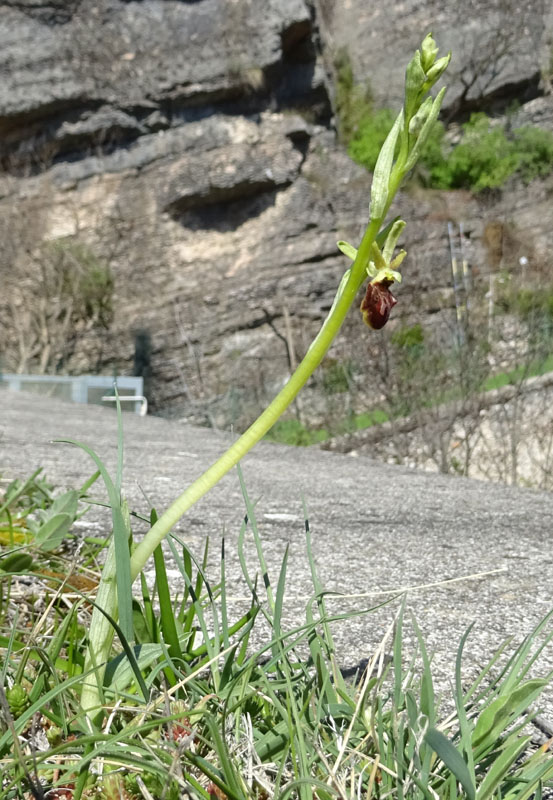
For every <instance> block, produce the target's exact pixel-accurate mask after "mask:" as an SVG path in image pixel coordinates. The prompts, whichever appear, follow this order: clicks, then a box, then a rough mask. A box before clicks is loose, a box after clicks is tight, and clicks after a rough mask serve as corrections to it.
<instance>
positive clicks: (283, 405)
mask: <svg viewBox="0 0 553 800" xmlns="http://www.w3.org/2000/svg"><path fill="white" fill-rule="evenodd" d="M391 200H392V196H390V201H389V203H388V204H387V207H386V212H387V210H388V208H389V205H390V203H391ZM381 222H382V218H375V219H373V220H371V222H370V224H369V225H368V227H367V229H366V231H365V234H364V236H363V239H362V241H361V244H360V245H359V250H358V251H357V256H356V258H355V261H354V262H353V265H352V267H351V270H350V274H349V277H348V280H347V281H346V283H345V285H344V286H343V288H342V290H341V293H339V296H337V299H336V301H335V305H334V306H333V308H332V309H331V311H330V313H329V315H328V317H327V318H326V320H325V322H324V324H323V326H322V328H321V330H320V331H319V333H318V334H317V336H316V338H315V339H314V341H313V343H312V345H311V347H310V348H309V350H308V351H307V353H306V355H305V357H304V359H303V361H301V363H300V364H299V366H298V367H297V369H296V371H295V372H294V374H293V375H292V376H291V377H290V379H289V380H288V382H287V383H286V385H285V386H284V387H283V389H282V390H281V391H280V392H279V393H278V394H277V396H276V397H275V398H274V400H273V401H272V403H271V404H270V405H269V406H268V407H267V408H266V409H265V411H264V412H263V413H262V414H261V415H260V416H259V417H258V418H257V419H256V421H255V422H254V423H253V424H252V425H251V426H250V427H249V428H248V429H247V431H245V433H243V434H242V436H240V438H239V439H237V440H236V442H234V444H232V445H231V446H230V447H229V449H228V450H227V451H226V452H225V453H223V455H222V456H221V457H220V458H219V459H218V460H217V461H216V462H215V463H214V464H212V465H211V467H209V468H208V469H207V470H206V471H205V472H204V473H203V474H202V475H200V477H199V478H198V479H197V480H195V481H194V483H192V484H191V485H190V486H189V487H188V489H186V491H184V492H183V493H182V494H181V495H180V497H178V498H177V499H176V500H175V502H174V503H172V504H171V505H170V506H169V508H168V509H167V511H165V513H164V514H162V515H161V517H159V519H158V520H157V522H155V523H154V525H152V527H151V528H150V530H149V531H148V533H147V534H146V536H145V537H144V539H143V540H142V541H141V542H140V543H139V544H138V545H137V546H136V548H135V549H134V551H133V553H132V555H131V561H130V567H131V580H132V581H134V580H135V579H136V578H137V577H138V575H139V574H140V572H141V571H142V569H143V568H144V566H145V564H146V562H147V560H148V558H149V557H150V556H151V555H152V553H153V552H154V550H155V549H156V547H157V546H158V545H159V544H160V543H161V542H162V541H163V539H164V538H165V537H166V536H167V534H168V533H169V532H170V530H171V529H172V528H173V526H174V525H175V523H176V522H178V520H179V519H180V518H181V517H182V516H183V514H185V513H186V512H187V511H188V509H189V508H191V507H192V506H193V505H194V503H196V502H197V501H198V500H199V499H200V498H201V497H203V496H204V494H206V493H207V492H208V491H209V490H210V489H212V488H213V487H214V486H215V485H216V484H217V483H218V481H220V480H221V478H222V477H223V476H224V475H226V473H227V472H228V471H229V470H231V469H232V467H234V466H235V465H236V464H237V463H238V462H239V461H240V460H241V459H242V458H243V457H244V456H245V455H246V453H248V452H249V451H250V450H251V449H252V447H253V446H254V445H255V444H257V442H258V441H259V440H260V439H261V438H262V437H263V436H264V435H265V434H266V433H267V431H268V430H269V429H270V428H271V427H272V426H273V425H274V424H275V422H276V421H277V420H278V418H279V417H280V416H281V415H282V414H283V412H284V411H285V410H286V409H287V408H288V406H289V405H290V403H291V402H292V400H293V399H294V398H295V397H296V395H297V394H298V392H299V391H300V390H301V389H302V387H303V386H305V384H306V382H307V381H308V380H309V378H310V377H311V375H312V374H313V372H314V371H315V369H316V368H317V367H318V365H319V364H320V363H321V361H322V360H323V358H324V356H325V353H326V352H327V350H328V348H329V347H330V345H331V344H332V341H333V339H334V337H335V336H336V334H337V333H338V331H339V330H340V327H341V326H342V323H343V321H344V319H345V317H346V315H347V313H348V311H349V309H350V307H351V304H352V303H353V301H354V300H355V297H356V295H357V292H358V291H359V288H360V287H361V285H362V284H363V282H364V281H365V279H366V277H367V272H366V267H367V264H368V262H369V257H370V251H371V246H372V243H373V242H374V241H375V239H376V238H377V234H378V231H379V229H380V225H381ZM379 238H380V237H379ZM115 568H116V565H115V554H114V548H113V542H112V546H110V548H109V550H108V556H107V558H106V563H105V565H104V568H103V570H102V579H101V581H100V586H99V587H98V595H97V605H99V606H101V608H103V609H104V611H106V612H107V613H108V614H109V616H111V617H113V618H114V619H117V616H118V615H117V591H116V588H115ZM112 641H113V629H112V627H111V626H110V624H109V622H108V620H107V618H106V617H105V615H104V614H102V613H101V612H100V611H99V609H97V608H94V611H93V612H92V620H91V624H90V633H89V645H88V650H87V654H86V658H85V671H86V670H91V669H94V672H93V673H92V675H93V677H92V679H90V680H88V681H87V682H85V683H84V684H83V688H82V693H81V707H82V708H83V710H84V711H85V713H86V714H87V716H88V718H89V720H90V721H91V722H94V721H97V720H98V719H99V717H100V715H101V687H102V685H103V675H104V669H105V663H106V661H107V660H108V658H109V652H110V649H111V643H112Z"/></svg>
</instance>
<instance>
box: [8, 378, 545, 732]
mask: <svg viewBox="0 0 553 800" xmlns="http://www.w3.org/2000/svg"><path fill="white" fill-rule="evenodd" d="M55 439H76V440H78V441H81V442H84V443H86V444H88V445H89V446H91V447H92V448H93V449H94V450H95V451H96V452H97V453H98V455H99V456H100V457H101V458H102V460H103V461H104V462H105V464H106V466H107V467H108V469H109V470H111V472H112V474H114V472H115V467H116V453H117V426H116V414H115V412H114V410H113V409H111V408H110V409H105V408H100V407H97V406H83V405H76V404H71V403H65V402H62V401H58V400H53V399H45V398H38V397H36V396H34V395H31V394H27V393H15V392H11V391H8V390H7V389H2V390H0V473H1V475H2V478H3V481H5V480H6V479H9V478H13V477H19V478H25V477H27V476H28V475H29V474H30V473H31V472H32V471H33V470H34V469H36V468H37V467H43V469H44V473H45V475H46V476H47V477H48V478H49V479H50V480H51V481H52V482H53V483H55V484H56V485H59V486H60V487H68V488H70V487H77V486H80V485H82V484H83V483H84V481H85V480H86V479H87V477H89V476H90V475H91V474H92V472H93V471H94V465H93V463H92V461H91V459H90V457H89V456H88V455H86V454H85V453H84V452H83V451H82V450H80V449H78V448H77V447H73V446H70V445H67V444H55V443H53V440H55ZM232 440H233V436H232V435H231V434H224V433H221V432H216V431H211V430H208V429H204V428H194V427H191V426H188V425H184V424H181V423H179V422H175V421H167V420H164V419H161V418H157V417H153V416H148V417H139V416H137V415H134V414H131V413H125V414H124V441H125V450H124V479H123V492H124V494H125V496H126V498H127V499H128V501H129V505H130V507H131V508H132V509H134V510H136V511H137V512H139V513H142V514H147V513H148V510H149V505H148V502H150V503H151V504H152V505H154V506H155V507H156V508H157V510H158V511H163V510H164V509H165V508H166V507H167V506H168V505H169V503H170V502H171V501H172V500H174V499H175V497H177V495H178V494H180V492H182V491H183V490H184V489H185V488H186V486H187V485H188V484H189V483H190V482H191V481H192V480H194V479H195V478H196V477H198V475H200V473H201V472H202V471H203V470H204V469H205V468H206V467H208V466H209V465H210V464H211V463H212V462H213V461H214V460H215V459H216V458H217V457H218V456H219V455H220V454H221V453H222V452H223V451H224V450H225V448H226V447H227V446H228V445H229V444H230V443H231V442H232ZM242 470H243V474H244V478H245V482H246V486H247V490H248V493H249V495H250V498H251V499H252V501H256V502H257V504H256V516H257V520H258V524H259V529H260V532H261V535H262V539H263V543H264V549H265V554H266V558H267V561H268V565H269V575H270V578H271V580H272V582H273V584H275V585H276V581H277V579H278V573H279V569H280V565H281V563H282V558H283V554H284V551H285V548H286V547H287V546H288V548H289V565H288V583H287V591H286V601H285V615H284V620H285V624H287V625H289V626H295V625H298V624H301V623H302V622H303V621H304V620H305V607H306V604H307V602H308V601H309V599H310V598H311V597H312V595H313V586H312V584H311V579H310V570H309V564H308V561H307V558H306V550H305V534H304V513H303V502H304V501H305V504H306V506H307V509H308V516H309V524H310V529H311V533H312V537H313V549H314V554H315V560H316V564H317V568H318V572H319V576H320V579H321V582H322V584H323V586H324V587H325V588H326V589H327V590H329V591H334V592H339V593H341V594H342V595H347V597H336V598H330V599H329V600H328V606H329V610H331V611H332V612H341V611H344V610H350V609H360V610H361V609H368V608H371V607H375V606H378V605H380V604H381V603H383V602H384V601H388V602H387V604H386V605H384V606H383V607H380V608H378V609H376V610H374V611H373V612H371V613H369V614H365V615H360V616H356V617H353V618H352V619H349V620H348V621H347V622H342V623H335V624H334V626H333V633H334V636H335V640H336V643H337V651H338V656H339V659H340V662H341V664H342V665H343V666H344V667H349V666H352V665H354V664H356V663H358V662H359V661H360V660H362V659H364V658H367V657H369V656H370V655H371V654H372V653H373V652H374V649H375V647H376V646H377V645H378V643H379V642H380V640H381V638H382V636H383V634H384V632H385V630H386V629H387V628H388V626H389V623H390V621H391V620H392V619H393V616H394V613H395V612H396V610H397V608H398V605H399V602H400V601H399V596H400V595H402V594H406V598H407V608H408V609H409V610H412V611H413V613H414V614H415V616H416V619H417V622H418V625H419V627H420V629H421V631H422V633H423V636H424V638H425V641H426V644H427V647H428V649H429V650H430V651H431V652H434V661H433V671H434V675H435V679H436V683H437V686H438V688H439V689H440V691H441V692H443V693H444V696H447V695H448V694H449V687H450V685H451V683H452V681H453V679H454V656H455V652H456V650H457V646H458V643H459V640H460V638H461V636H462V634H463V633H464V631H465V630H466V628H467V626H468V625H469V624H470V623H473V622H474V627H473V629H472V632H471V635H470V637H469V639H468V641H467V645H466V648H465V659H464V662H465V669H466V675H467V677H468V676H471V675H472V674H474V671H475V670H476V669H477V668H478V666H479V665H483V664H484V663H485V661H486V660H487V659H488V658H489V657H490V656H491V655H492V653H493V652H494V650H495V649H496V648H497V647H498V646H499V645H500V644H501V643H502V642H503V641H504V640H505V639H506V638H507V637H513V642H514V644H518V643H519V642H520V640H521V639H522V637H523V636H525V635H526V634H527V633H528V632H529V631H530V630H532V628H533V627H534V626H535V625H536V624H537V623H538V622H539V621H540V620H541V619H542V618H543V617H544V616H545V615H546V614H547V613H548V612H549V611H550V610H551V609H552V608H553V550H552V547H551V540H552V529H553V525H552V521H553V496H552V495H550V494H546V493H543V492H538V491H533V490H530V489H516V488H511V487H506V486H501V485H496V484H489V483H486V482H483V481H475V480H468V479H464V478H459V477H451V476H444V475H437V474H432V473H427V472H422V471H418V470H410V469H407V468H403V467H394V466H390V465H386V464H382V463H379V462H377V461H374V460H371V459H370V458H367V457H362V456H360V457H352V456H348V455H343V454H340V453H330V452H324V451H321V450H319V449H316V448H291V447H285V446H281V445H274V444H269V443H261V444H259V445H257V447H256V448H254V450H253V451H252V452H251V453H250V454H249V455H248V456H247V457H245V458H244V460H243V462H242ZM94 493H95V495H96V496H97V497H98V498H99V499H105V497H106V495H105V492H104V491H103V489H102V487H101V485H100V484H96V486H95V489H94ZM145 495H146V496H147V498H148V502H147V501H146V500H145ZM244 511H245V507H244V499H243V496H242V492H241V489H240V485H239V480H238V476H237V473H236V470H232V471H231V472H230V473H229V474H228V475H227V476H226V477H225V478H224V479H223V480H222V481H221V482H220V483H219V484H218V485H217V486H216V487H215V488H214V489H213V490H212V491H211V492H210V493H209V494H208V495H206V496H205V497H204V498H203V499H202V500H200V501H199V502H198V503H197V504H196V505H195V506H194V507H193V508H192V509H191V510H190V511H189V512H188V514H187V515H185V517H184V518H183V519H182V520H181V521H180V522H179V524H178V525H177V527H176V531H177V532H178V533H179V534H180V535H181V536H182V537H183V539H184V540H185V541H186V542H187V544H188V545H189V547H190V548H191V549H192V550H193V552H195V553H196V554H197V555H198V557H200V556H201V554H202V551H203V547H204V544H205V541H206V539H207V538H209V540H210V543H211V546H212V548H211V549H212V556H213V557H212V561H211V570H212V571H213V578H214V579H215V578H216V577H217V570H218V563H219V561H218V553H219V547H220V540H221V537H222V535H223V534H224V535H225V542H226V560H227V571H228V577H227V580H228V593H229V595H230V596H231V598H232V603H233V604H235V605H236V608H237V609H238V608H239V607H240V606H241V605H244V604H246V603H247V602H248V600H249V597H248V591H247V586H246V584H245V582H244V580H243V578H242V577H241V572H240V567H239V564H238V559H237V555H236V550H237V540H238V532H239V529H240V525H241V522H242V519H243V517H244ZM78 525H79V527H80V528H81V529H82V530H83V532H87V533H94V534H95V535H101V534H104V533H105V534H106V535H107V534H108V533H109V531H110V513H109V510H106V509H102V508H98V507H94V508H93V509H92V510H91V511H90V512H89V513H88V514H87V515H85V517H83V518H82V520H81V521H80V522H79V523H78ZM145 530H146V526H145V525H144V524H143V523H142V522H140V521H139V522H138V523H136V524H135V530H134V534H135V536H136V537H137V538H139V537H140V535H141V534H142V533H143V532H144V531H145ZM248 541H249V542H250V545H249V548H248V552H249V553H250V557H249V559H248V560H249V563H250V566H251V569H252V570H254V569H255V564H256V562H255V558H254V554H253V544H252V542H251V539H250V540H248ZM148 569H149V572H150V573H151V568H148ZM170 578H171V582H172V585H174V587H175V592H178V591H179V586H180V584H179V581H178V572H177V571H176V570H174V571H173V570H172V571H171V572H170ZM552 625H553V623H551V624H549V625H548V630H552ZM260 636H261V639H262V638H263V634H262V633H261V634H260ZM405 638H406V643H407V646H408V647H410V646H412V645H413V644H414V642H415V639H416V637H415V634H414V633H413V631H412V629H409V630H407V631H406V637H405ZM552 664H553V647H552V646H551V645H549V646H548V647H547V648H546V649H545V651H544V654H543V657H542V659H541V661H540V665H541V667H540V669H538V674H542V673H543V672H544V671H546V670H547V669H548V668H551V666H552ZM551 694H552V692H551V691H550V692H549V694H546V695H545V696H544V703H543V704H542V705H543V707H544V709H545V713H546V715H547V716H548V717H549V718H550V719H553V697H552V696H551Z"/></svg>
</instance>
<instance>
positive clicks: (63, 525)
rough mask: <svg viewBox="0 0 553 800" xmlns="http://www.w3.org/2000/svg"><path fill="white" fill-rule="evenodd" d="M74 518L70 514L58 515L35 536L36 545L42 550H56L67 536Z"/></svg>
mask: <svg viewBox="0 0 553 800" xmlns="http://www.w3.org/2000/svg"><path fill="white" fill-rule="evenodd" d="M73 520H74V517H73V516H71V515H70V514H56V516H55V517H51V518H50V519H49V520H48V521H47V522H45V523H44V524H43V525H41V526H40V528H39V529H38V531H37V532H36V534H35V537H34V539H35V544H36V546H37V547H39V548H40V549H41V550H55V549H56V547H59V546H60V544H61V543H62V541H63V540H64V538H65V537H66V536H67V533H68V531H69V528H70V527H71V525H72V523H73Z"/></svg>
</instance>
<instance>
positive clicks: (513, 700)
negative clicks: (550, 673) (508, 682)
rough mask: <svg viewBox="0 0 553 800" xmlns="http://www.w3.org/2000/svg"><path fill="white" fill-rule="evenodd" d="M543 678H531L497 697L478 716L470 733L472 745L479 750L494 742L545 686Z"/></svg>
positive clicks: (545, 682)
mask: <svg viewBox="0 0 553 800" xmlns="http://www.w3.org/2000/svg"><path fill="white" fill-rule="evenodd" d="M547 683H548V682H547V681H546V680H544V679H543V678H533V679H532V680H529V681H526V682H525V683H523V684H521V685H520V686H518V687H517V688H516V689H514V690H513V691H512V692H510V693H509V694H507V695H503V696H500V697H497V698H496V699H495V700H493V701H492V702H491V703H490V705H489V706H488V707H487V708H486V709H484V711H483V712H482V713H481V714H480V716H479V717H478V721H477V723H476V726H475V728H474V731H473V734H472V746H473V748H475V749H476V748H478V749H479V750H482V749H486V748H487V747H489V746H490V745H492V744H494V743H495V742H496V741H497V740H498V739H499V737H500V736H501V734H502V733H503V731H504V730H505V729H506V728H507V727H508V726H509V725H510V724H511V722H514V720H516V719H517V718H518V717H519V716H520V715H521V714H522V713H523V711H525V710H526V709H527V708H528V706H529V705H530V704H531V703H533V702H534V700H535V699H536V698H537V697H538V696H539V695H540V694H541V691H542V689H543V688H544V687H545V686H547Z"/></svg>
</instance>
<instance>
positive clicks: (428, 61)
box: [421, 33, 439, 72]
mask: <svg viewBox="0 0 553 800" xmlns="http://www.w3.org/2000/svg"><path fill="white" fill-rule="evenodd" d="M438 50H439V47H438V45H437V44H436V42H435V41H434V38H433V37H432V34H431V33H429V34H427V35H426V36H425V37H424V39H423V42H422V44H421V66H422V68H423V70H424V71H425V72H428V70H429V69H430V67H431V66H432V65H433V64H434V62H435V61H436V56H437V55H438Z"/></svg>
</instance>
